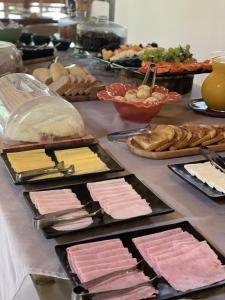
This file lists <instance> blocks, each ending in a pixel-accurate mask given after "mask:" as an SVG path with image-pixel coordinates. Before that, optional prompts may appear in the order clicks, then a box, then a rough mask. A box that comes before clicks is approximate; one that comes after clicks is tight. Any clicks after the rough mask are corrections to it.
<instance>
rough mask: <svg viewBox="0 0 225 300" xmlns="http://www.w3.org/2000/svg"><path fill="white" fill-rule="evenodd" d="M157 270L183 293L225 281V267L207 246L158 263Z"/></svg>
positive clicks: (203, 245)
mask: <svg viewBox="0 0 225 300" xmlns="http://www.w3.org/2000/svg"><path fill="white" fill-rule="evenodd" d="M157 268H158V269H159V270H160V273H161V275H162V276H163V277H165V278H166V280H167V281H168V282H169V283H170V284H171V286H172V287H173V288H175V289H176V290H179V291H182V292H185V291H187V290H190V289H196V288H200V287H203V286H207V285H210V284H213V283H216V282H218V281H221V280H225V267H224V266H222V264H221V263H220V261H219V260H218V258H217V257H216V255H215V253H214V252H213V251H212V250H211V249H210V247H209V246H208V245H207V244H200V245H199V247H195V248H193V249H191V250H189V251H188V252H186V253H185V254H182V255H179V256H175V257H172V258H170V259H169V260H163V261H158V264H157Z"/></svg>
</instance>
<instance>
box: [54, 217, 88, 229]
mask: <svg viewBox="0 0 225 300" xmlns="http://www.w3.org/2000/svg"><path fill="white" fill-rule="evenodd" d="M92 223H93V220H92V218H85V219H82V220H78V221H74V222H73V221H71V222H69V223H61V224H58V225H54V226H53V228H54V229H55V230H58V231H70V230H78V229H81V228H86V227H88V226H90V225H91V224H92Z"/></svg>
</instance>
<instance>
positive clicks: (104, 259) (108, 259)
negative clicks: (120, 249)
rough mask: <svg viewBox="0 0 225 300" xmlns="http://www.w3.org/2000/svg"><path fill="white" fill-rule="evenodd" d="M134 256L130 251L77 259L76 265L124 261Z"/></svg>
mask: <svg viewBox="0 0 225 300" xmlns="http://www.w3.org/2000/svg"><path fill="white" fill-rule="evenodd" d="M129 258H132V255H131V254H130V253H126V254H118V255H113V256H109V257H101V258H97V259H94V260H93V259H91V260H81V261H79V260H76V265H77V267H89V266H95V265H100V264H103V263H111V262H114V261H123V260H126V259H129Z"/></svg>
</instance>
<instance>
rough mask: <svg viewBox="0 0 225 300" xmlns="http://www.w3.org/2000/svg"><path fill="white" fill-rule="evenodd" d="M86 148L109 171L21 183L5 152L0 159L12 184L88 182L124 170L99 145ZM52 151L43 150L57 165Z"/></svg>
mask: <svg viewBox="0 0 225 300" xmlns="http://www.w3.org/2000/svg"><path fill="white" fill-rule="evenodd" d="M81 147H82V146H79V147H74V148H81ZM72 148H73V147H71V146H70V145H68V146H67V147H57V150H64V149H72ZM88 148H90V149H91V150H92V151H93V152H94V153H96V154H97V155H98V157H99V158H100V159H101V160H102V161H103V162H104V163H105V164H106V166H107V167H108V168H109V170H107V171H103V172H95V173H85V174H80V175H76V173H75V174H72V175H63V176H62V177H52V178H42V179H38V177H37V178H36V179H35V178H34V179H32V180H24V181H22V182H20V181H18V179H17V178H16V174H17V173H16V172H15V171H14V169H13V168H12V167H11V165H10V162H9V160H8V158H7V151H4V152H3V153H2V154H1V157H2V159H3V161H4V163H5V165H6V168H7V170H8V171H9V173H10V175H11V178H12V180H13V182H14V184H34V183H41V182H51V181H60V180H61V181H62V180H63V181H64V180H66V179H74V180H76V179H77V180H79V179H81V178H82V179H85V180H86V181H88V180H89V179H91V178H93V177H94V176H96V175H99V176H100V177H101V175H102V178H104V174H109V175H110V174H112V173H113V172H119V171H123V170H124V168H123V167H121V166H120V165H119V164H118V163H117V162H116V161H115V160H114V159H113V158H112V157H111V156H110V155H109V154H108V153H107V152H106V151H105V150H104V149H103V148H102V147H101V146H100V145H99V144H91V145H89V146H88ZM54 150H56V148H55V147H54V146H53V147H51V148H47V149H45V152H46V154H47V155H48V156H50V157H51V158H52V160H53V161H55V162H56V163H57V159H56V157H55V155H54Z"/></svg>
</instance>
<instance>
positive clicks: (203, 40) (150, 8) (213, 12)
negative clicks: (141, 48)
mask: <svg viewBox="0 0 225 300" xmlns="http://www.w3.org/2000/svg"><path fill="white" fill-rule="evenodd" d="M115 20H116V22H118V23H121V24H124V25H126V26H127V27H128V42H129V43H148V42H153V41H154V42H157V43H158V44H159V45H160V46H162V47H175V46H178V45H179V44H181V45H185V44H187V43H188V44H190V45H191V49H192V52H193V53H194V56H195V57H196V58H197V59H200V60H201V59H207V58H209V57H210V52H212V51H215V50H225V0H155V1H153V0H116V14H115Z"/></svg>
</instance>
